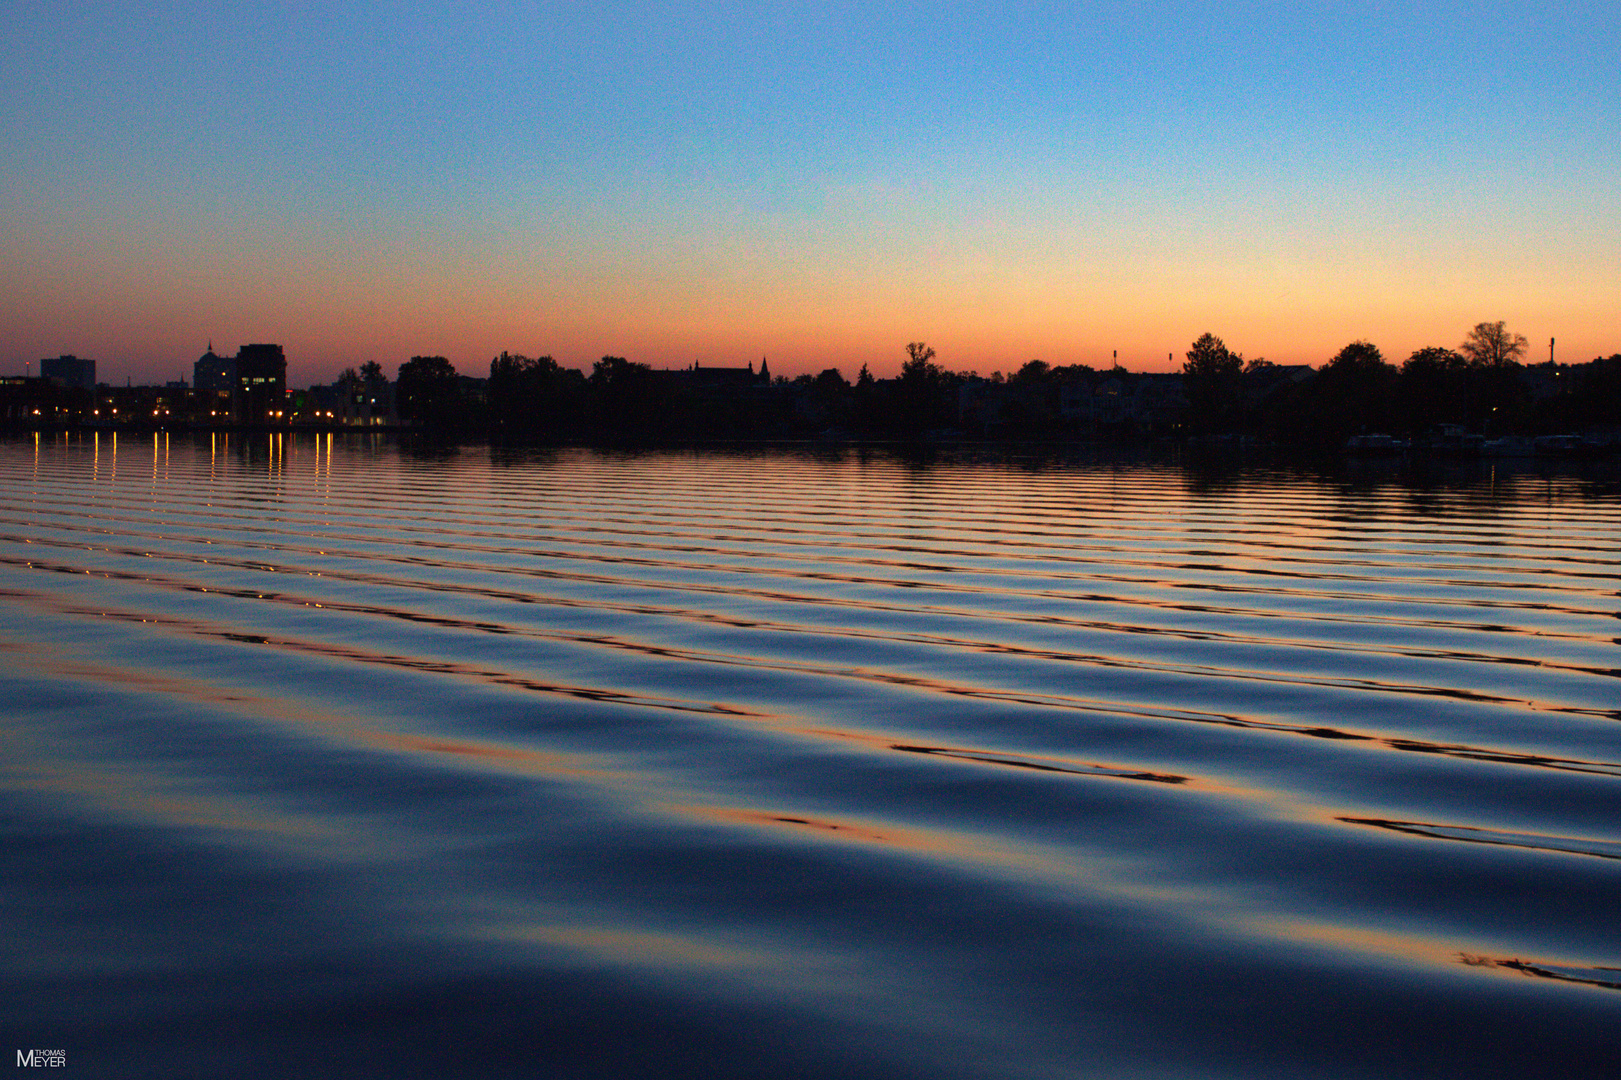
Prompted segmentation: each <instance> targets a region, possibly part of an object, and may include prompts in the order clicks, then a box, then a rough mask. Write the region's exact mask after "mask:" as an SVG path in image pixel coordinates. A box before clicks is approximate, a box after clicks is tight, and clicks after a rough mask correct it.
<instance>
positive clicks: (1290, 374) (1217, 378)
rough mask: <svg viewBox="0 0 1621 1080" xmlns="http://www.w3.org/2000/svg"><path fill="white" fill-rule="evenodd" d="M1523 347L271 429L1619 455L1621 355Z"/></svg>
mask: <svg viewBox="0 0 1621 1080" xmlns="http://www.w3.org/2000/svg"><path fill="white" fill-rule="evenodd" d="M1526 348H1527V343H1526V341H1525V339H1524V338H1523V337H1521V336H1519V335H1517V334H1513V333H1511V332H1510V331H1508V330H1507V329H1506V327H1505V326H1504V325H1503V324H1502V323H1481V324H1479V325H1477V326H1476V327H1475V328H1474V329H1473V330H1472V331H1470V333H1469V334H1468V335H1467V336H1466V337H1465V339H1464V340H1463V342H1462V343H1460V344H1459V345H1458V346H1457V347H1456V348H1449V347H1444V346H1430V347H1426V348H1422V349H1419V350H1417V351H1415V352H1414V353H1412V355H1410V356H1409V357H1407V358H1406V359H1405V360H1404V361H1402V362H1401V363H1400V364H1399V365H1398V364H1395V363H1392V362H1390V361H1388V360H1387V359H1386V358H1385V357H1384V355H1383V353H1382V352H1381V351H1380V350H1379V348H1378V347H1377V346H1376V345H1374V344H1372V343H1371V342H1368V341H1353V342H1351V343H1350V344H1348V345H1346V346H1345V347H1344V348H1342V349H1341V350H1339V352H1338V353H1336V354H1335V355H1334V356H1332V357H1329V358H1327V359H1326V361H1325V362H1324V363H1323V364H1322V365H1321V366H1320V367H1315V368H1314V367H1312V366H1309V365H1279V364H1274V363H1269V362H1267V361H1266V360H1263V359H1259V358H1256V359H1248V360H1246V359H1245V357H1244V356H1243V355H1242V354H1240V353H1237V352H1234V351H1232V350H1231V349H1229V348H1228V347H1227V345H1226V343H1225V342H1223V341H1222V339H1221V338H1219V337H1216V336H1215V335H1213V334H1205V335H1203V336H1201V337H1200V338H1199V339H1198V340H1197V341H1195V342H1193V343H1192V344H1191V345H1190V347H1189V348H1188V350H1187V352H1186V354H1185V355H1186V359H1185V362H1184V363H1183V365H1182V370H1181V371H1177V372H1131V371H1127V370H1125V369H1123V368H1120V367H1114V368H1110V369H1106V370H1094V369H1093V368H1090V367H1087V366H1085V365H1072V366H1067V367H1052V366H1049V365H1048V364H1046V363H1044V362H1042V361H1040V360H1032V361H1030V362H1029V363H1027V364H1025V365H1024V366H1023V367H1021V368H1020V369H1019V370H1018V371H1016V372H1014V373H1012V374H1011V375H1006V376H1004V375H1002V374H1000V373H997V374H993V375H991V376H989V377H981V376H979V375H977V374H974V373H971V372H970V373H960V372H954V371H951V370H949V369H947V368H945V367H943V366H941V365H940V364H939V363H937V362H936V355H935V351H934V349H932V348H930V347H929V346H928V345H927V344H925V343H923V342H912V343H911V344H909V345H908V346H907V347H906V359H905V361H904V362H903V364H902V366H901V370H900V373H899V375H898V376H897V377H895V378H893V379H876V378H873V377H872V376H871V374H869V373H868V371H867V369H866V368H865V367H862V369H861V370H860V371H859V372H857V373H856V375H855V377H854V378H853V379H850V378H846V376H845V374H844V373H843V372H842V371H840V370H839V369H838V368H836V367H828V368H826V369H824V370H823V371H821V372H820V373H819V374H817V375H801V376H799V377H797V378H794V379H785V378H772V377H771V375H770V373H769V370H768V368H767V365H766V364H765V362H764V361H762V362H761V364H760V366H759V368H758V369H756V368H755V367H754V365H752V364H750V365H749V366H748V367H744V368H735V367H719V368H717V367H703V366H701V365H700V364H693V365H692V366H691V367H690V368H684V369H679V370H663V369H655V368H653V367H651V366H650V365H648V364H645V363H639V362H636V361H633V360H629V359H626V358H625V357H620V356H604V357H603V358H602V359H601V360H598V361H597V362H596V363H595V364H593V365H592V368H591V371H590V372H589V373H586V372H582V371H578V370H575V369H573V368H566V367H563V366H561V365H560V364H558V363H557V362H556V361H555V360H553V359H552V358H551V357H549V356H542V357H538V358H530V357H527V356H522V355H517V354H513V353H502V354H501V355H499V356H497V357H495V359H494V360H492V361H491V363H490V369H489V376H488V378H487V379H486V378H479V377H476V376H468V375H463V374H460V373H458V372H457V371H456V369H455V367H454V366H453V365H452V364H451V363H450V361H449V360H447V359H446V358H444V357H442V356H416V357H412V358H411V359H410V360H409V361H406V362H405V363H403V364H401V365H400V367H399V370H398V377H397V380H396V382H395V383H393V384H390V383H389V382H388V381H387V379H386V378H385V377H384V376H383V373H382V370H381V368H380V367H379V366H378V365H375V364H372V365H367V366H366V369H364V370H362V371H361V372H354V371H348V372H345V373H344V375H343V376H342V377H340V379H339V380H338V382H337V383H335V384H333V386H332V387H331V388H319V387H312V388H311V389H310V390H308V391H296V392H295V391H289V392H288V393H287V407H286V408H285V410H284V411H278V412H277V413H276V414H275V415H276V416H278V417H281V416H285V417H286V419H285V421H284V423H285V426H288V427H299V426H309V425H313V424H321V425H325V426H328V427H349V426H356V425H371V426H392V425H396V424H397V425H400V426H404V427H408V428H413V429H418V430H422V431H425V432H428V433H431V434H434V435H438V436H444V437H452V438H482V437H489V438H491V439H494V440H496V441H511V442H566V441H668V440H684V439H769V438H806V437H817V436H821V437H834V438H838V437H850V438H902V439H907V438H928V437H953V438H979V439H985V438H991V439H995V438H1006V439H1085V440H1098V441H1109V440H1137V439H1154V440H1160V439H1186V438H1191V439H1199V440H1204V439H1215V440H1226V439H1230V438H1242V439H1244V440H1249V441H1258V442H1261V443H1271V444H1277V445H1283V446H1294V447H1305V448H1317V449H1330V448H1337V447H1340V446H1343V445H1345V444H1346V441H1347V440H1348V439H1350V438H1351V437H1353V436H1359V435H1360V436H1372V435H1375V434H1376V433H1377V434H1385V435H1390V436H1394V437H1396V438H1398V439H1402V438H1409V439H1416V438H1420V437H1423V436H1426V435H1427V434H1428V433H1432V432H1436V431H1439V430H1445V431H1450V432H1454V433H1456V432H1469V433H1474V434H1473V436H1472V437H1473V438H1476V439H1477V440H1478V439H1491V438H1498V437H1503V436H1515V435H1526V436H1532V435H1553V434H1565V433H1573V434H1574V433H1587V434H1589V436H1590V440H1589V441H1590V442H1592V443H1597V444H1600V445H1610V444H1614V445H1617V446H1621V354H1616V355H1613V356H1610V357H1606V358H1601V359H1597V360H1593V361H1591V362H1589V363H1585V364H1554V363H1552V362H1551V361H1550V362H1546V363H1540V364H1524V363H1522V358H1523V356H1524V353H1525V351H1526ZM185 394H186V392H185V391H184V390H183V389H182V390H181V391H175V390H174V388H173V387H169V388H155V387H148V388H143V387H133V388H128V389H124V388H108V387H105V386H103V387H99V388H98V389H97V391H96V392H95V394H94V395H92V394H90V392H88V391H83V390H78V391H70V390H66V389H64V388H61V387H52V386H51V385H49V384H48V383H47V381H46V380H43V379H7V380H0V422H4V423H6V424H7V425H8V426H13V427H15V426H27V425H29V424H38V423H40V422H41V421H42V420H43V421H46V422H49V421H50V418H52V417H55V418H57V422H58V423H64V422H65V423H91V424H97V425H101V426H107V425H109V424H112V425H117V426H133V425H137V424H144V425H163V424H169V425H174V424H177V423H182V422H185V423H191V424H192V425H193V426H203V425H205V424H217V423H222V422H224V421H220V420H217V419H216V414H214V413H208V414H206V415H204V414H203V413H200V412H197V408H198V406H197V405H196V403H195V402H193V403H192V413H191V414H187V415H183V414H182V412H181V411H180V409H179V405H178V402H179V401H180V400H181V398H182V397H184V396H185ZM356 401H359V402H361V404H362V405H364V406H365V407H364V408H359V407H357V406H356V405H355V404H354V403H355V402H356ZM220 415H224V414H220ZM64 418H65V419H64Z"/></svg>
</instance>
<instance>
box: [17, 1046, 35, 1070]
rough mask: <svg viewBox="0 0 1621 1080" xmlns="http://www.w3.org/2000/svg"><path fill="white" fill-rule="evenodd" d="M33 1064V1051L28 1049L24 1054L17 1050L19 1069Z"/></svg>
mask: <svg viewBox="0 0 1621 1080" xmlns="http://www.w3.org/2000/svg"><path fill="white" fill-rule="evenodd" d="M33 1065H34V1052H33V1051H32V1050H30V1051H28V1053H26V1054H24V1053H23V1052H22V1051H21V1050H19V1051H17V1068H19V1069H21V1068H24V1067H32V1066H33Z"/></svg>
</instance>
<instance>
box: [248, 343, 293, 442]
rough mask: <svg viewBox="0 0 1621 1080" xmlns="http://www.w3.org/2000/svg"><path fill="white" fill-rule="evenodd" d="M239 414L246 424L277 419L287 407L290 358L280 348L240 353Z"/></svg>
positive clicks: (253, 348)
mask: <svg viewBox="0 0 1621 1080" xmlns="http://www.w3.org/2000/svg"><path fill="white" fill-rule="evenodd" d="M235 363H236V414H237V417H238V418H239V419H240V420H241V421H242V422H243V423H245V424H265V423H269V422H271V421H274V420H277V419H279V418H280V417H281V415H282V413H283V412H284V411H285V410H286V408H287V358H286V357H285V356H284V355H282V351H281V346H280V345H244V346H242V347H241V348H240V349H238V350H237V351H236V361H235Z"/></svg>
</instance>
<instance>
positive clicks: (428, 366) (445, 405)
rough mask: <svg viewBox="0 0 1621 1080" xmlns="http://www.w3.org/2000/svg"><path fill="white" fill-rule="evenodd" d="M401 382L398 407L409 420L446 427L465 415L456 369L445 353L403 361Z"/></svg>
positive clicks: (414, 357) (455, 423)
mask: <svg viewBox="0 0 1621 1080" xmlns="http://www.w3.org/2000/svg"><path fill="white" fill-rule="evenodd" d="M398 382H399V385H398V387H397V390H396V407H397V408H398V409H399V412H400V417H401V419H403V420H405V421H406V422H407V423H413V424H417V425H419V426H421V427H426V428H430V429H444V428H450V427H455V426H457V424H458V423H459V422H461V421H462V420H463V419H464V410H462V409H460V408H459V407H458V406H459V404H460V402H459V401H458V400H457V399H458V398H459V397H460V396H461V395H460V385H459V381H458V378H457V375H456V369H455V368H454V367H452V366H451V363H450V361H449V360H446V359H445V358H444V357H443V356H413V357H411V359H410V360H408V361H406V362H405V363H403V364H401V365H400V370H399V380H398Z"/></svg>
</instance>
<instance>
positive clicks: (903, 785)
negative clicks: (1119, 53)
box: [0, 434, 1621, 1077]
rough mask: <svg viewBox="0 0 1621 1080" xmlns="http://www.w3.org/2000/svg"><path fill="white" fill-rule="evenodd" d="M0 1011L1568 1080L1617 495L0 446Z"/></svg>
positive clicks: (1012, 1067) (1085, 1063) (904, 1054)
mask: <svg viewBox="0 0 1621 1080" xmlns="http://www.w3.org/2000/svg"><path fill="white" fill-rule="evenodd" d="M0 484H3V485H4V486H3V487H0V491H4V492H5V494H4V496H0V604H3V605H4V611H5V614H6V618H5V621H4V623H3V624H0V680H3V681H0V692H4V693H5V694H6V699H7V701H8V709H7V716H8V719H7V723H6V725H5V727H4V729H3V730H0V806H3V807H4V813H3V816H0V828H4V830H5V836H6V841H7V842H6V844H5V845H4V846H3V849H0V850H3V851H4V854H3V856H0V859H3V860H4V863H3V865H4V868H5V873H4V877H3V879H0V881H3V887H4V889H5V896H6V908H5V910H6V912H7V925H8V930H9V933H8V935H7V945H6V946H5V956H6V965H5V967H4V968H3V969H0V973H3V975H4V986H5V995H6V996H5V999H4V1000H6V1001H7V1003H8V1004H7V1008H6V1009H5V1010H4V1014H3V1017H0V1026H4V1028H5V1031H6V1032H7V1033H8V1034H11V1035H12V1036H13V1039H12V1041H13V1042H14V1043H15V1045H17V1046H23V1047H27V1046H47V1045H49V1046H57V1045H61V1046H64V1047H66V1048H67V1049H68V1050H69V1051H70V1052H71V1053H72V1055H73V1060H74V1065H75V1067H76V1068H78V1067H82V1068H85V1069H89V1070H91V1071H93V1072H97V1073H98V1074H100V1073H103V1072H105V1074H108V1075H113V1074H121V1073H125V1072H136V1071H140V1070H141V1069H143V1068H148V1067H150V1062H151V1060H153V1059H152V1055H153V1054H160V1055H162V1057H163V1059H164V1060H165V1061H166V1062H168V1063H170V1064H172V1065H173V1066H174V1068H175V1070H176V1071H177V1072H180V1073H188V1072H192V1073H199V1074H201V1073H229V1074H237V1075H240V1074H249V1075H260V1074H262V1075H282V1074H284V1073H286V1072H287V1071H288V1064H287V1063H288V1061H290V1060H293V1059H296V1060H298V1061H299V1063H300V1065H299V1069H300V1071H304V1072H308V1071H312V1070H313V1071H314V1072H315V1073H316V1074H318V1075H324V1074H330V1075H356V1074H360V1075H366V1074H372V1075H399V1074H401V1073H402V1072H408V1071H424V1072H426V1073H427V1074H432V1075H456V1074H464V1075H480V1076H496V1075H537V1074H539V1075H568V1076H574V1075H599V1076H623V1075H649V1076H663V1075H692V1076H698V1075H703V1076H774V1075H864V1076H874V1077H877V1076H884V1077H888V1076H930V1077H932V1076H1052V1075H1078V1076H1092V1075H1096V1076H1118V1075H1126V1074H1130V1075H1147V1076H1153V1075H1165V1076H1173V1075H1174V1076H1189V1075H1196V1076H1258V1075H1279V1076H1295V1075H1345V1076H1352V1075H1374V1076H1379V1075H1457V1076H1475V1075H1484V1074H1489V1073H1497V1072H1502V1071H1505V1070H1512V1071H1518V1072H1521V1073H1522V1074H1525V1075H1566V1076H1568V1075H1609V1074H1610V1069H1611V1066H1612V1065H1613V1064H1614V1062H1615V1061H1616V1060H1618V1058H1617V1055H1618V1054H1621V1037H1618V1036H1617V1034H1616V1033H1617V1032H1618V1031H1621V1023H1617V1021H1618V1020H1621V993H1618V992H1617V986H1618V985H1621V983H1618V980H1617V979H1616V977H1615V974H1614V973H1615V971H1616V969H1617V968H1618V967H1621V933H1618V931H1617V929H1616V927H1615V922H1614V918H1613V913H1614V911H1615V909H1616V905H1617V902H1618V901H1621V889H1618V886H1621V857H1618V853H1621V834H1618V832H1617V830H1616V821H1617V820H1621V819H1618V817H1617V813H1616V811H1617V807H1618V805H1621V804H1618V801H1617V797H1616V796H1617V792H1618V790H1621V789H1618V788H1617V786H1616V785H1617V784H1618V783H1621V728H1618V727H1617V721H1618V720H1621V694H1618V693H1617V682H1616V676H1617V674H1618V672H1621V664H1618V663H1617V645H1618V644H1621V637H1618V629H1621V628H1618V626H1617V622H1616V619H1617V617H1618V615H1621V592H1618V589H1621V584H1618V583H1621V539H1618V537H1621V529H1618V528H1617V526H1618V525H1621V485H1617V483H1616V482H1615V478H1614V477H1613V476H1610V475H1607V474H1605V473H1603V472H1601V471H1594V472H1589V473H1585V474H1584V473H1582V472H1580V471H1571V472H1557V471H1544V472H1538V471H1535V470H1528V471H1522V472H1519V473H1512V472H1502V471H1497V470H1494V468H1493V467H1492V466H1474V465H1469V466H1458V467H1456V468H1455V471H1454V472H1452V473H1451V474H1443V475H1439V476H1435V475H1431V476H1424V475H1414V474H1408V473H1396V472H1391V471H1386V472H1377V471H1371V472H1370V471H1362V472H1359V471H1357V470H1356V469H1354V468H1353V469H1352V470H1350V471H1346V472H1339V473H1312V472H1306V471H1298V470H1288V469H1263V468H1251V469H1248V470H1239V469H1231V468H1229V469H1200V468H1197V467H1194V466H1191V465H1190V466H1186V467H1184V466H1181V465H1178V464H1175V463H1172V462H1165V461H1109V460H1099V459H1088V458H1086V457H1084V456H1078V457H1071V458H1067V459H1066V458H1057V457H1047V458H1037V457H1021V456H1018V455H1017V454H1011V453H1008V452H1005V451H975V452H968V451H959V452H950V453H936V454H933V455H932V456H930V455H926V456H917V455H904V454H896V453H891V452H888V451H884V450H877V449H843V448H828V447H822V448H812V449H801V450H793V449H780V448H779V449H761V450H746V451H745V450H739V451H730V452H727V451H714V450H711V451H674V452H645V453H632V452H593V451H585V450H556V451H512V450H493V451H492V450H489V449H484V448H476V449H475V448H465V449H460V450H455V449H452V450H435V451H424V452H418V451H415V450H412V449H411V448H410V447H405V448H401V447H400V446H398V445H396V444H395V443H393V442H390V441H388V440H386V439H383V438H380V437H354V438H343V437H339V438H337V439H334V438H333V437H332V436H329V435H327V436H320V437H313V436H271V437H266V436H242V435H230V436H226V435H214V436H204V437H198V438H191V437H180V436H170V435H163V434H159V435H156V436H153V437H151V439H150V441H147V440H146V439H145V438H144V437H135V436H129V435H125V436H124V437H122V439H120V438H119V437H118V436H115V435H111V434H108V435H90V436H84V437H77V438H69V437H64V436H43V437H39V438H30V439H28V440H26V441H17V442H13V443H9V444H0Z"/></svg>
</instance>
